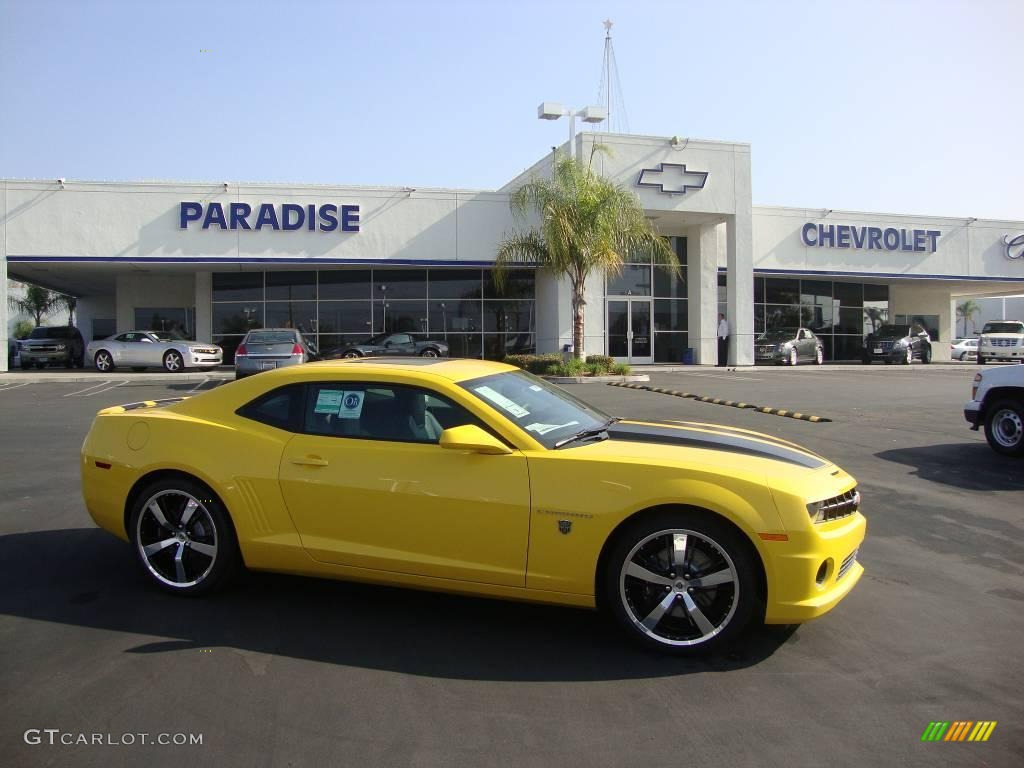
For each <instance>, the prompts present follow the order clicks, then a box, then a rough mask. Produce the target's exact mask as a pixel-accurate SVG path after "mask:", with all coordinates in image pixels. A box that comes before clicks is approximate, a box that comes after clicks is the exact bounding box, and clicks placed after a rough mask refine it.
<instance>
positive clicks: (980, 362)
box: [978, 355, 985, 365]
mask: <svg viewBox="0 0 1024 768" xmlns="http://www.w3.org/2000/svg"><path fill="white" fill-rule="evenodd" d="M984 364H985V358H984V357H982V356H981V355H978V365H984Z"/></svg>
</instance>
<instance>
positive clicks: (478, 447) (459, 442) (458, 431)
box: [440, 424, 512, 456]
mask: <svg viewBox="0 0 1024 768" xmlns="http://www.w3.org/2000/svg"><path fill="white" fill-rule="evenodd" d="M440 445H441V447H442V448H451V449H453V450H456V451H469V452H471V453H484V454H490V455H495V456H498V455H505V454H509V453H512V449H511V448H509V447H508V446H507V445H505V444H504V443H503V442H501V441H500V440H499V439H498V438H496V437H494V435H491V434H488V433H487V432H484V430H482V429H480V427H478V426H477V425H476V424H463V425H462V426H461V427H451V428H449V429H446V430H445V431H444V432H442V433H441V440H440Z"/></svg>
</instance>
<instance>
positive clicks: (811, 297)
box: [800, 280, 832, 306]
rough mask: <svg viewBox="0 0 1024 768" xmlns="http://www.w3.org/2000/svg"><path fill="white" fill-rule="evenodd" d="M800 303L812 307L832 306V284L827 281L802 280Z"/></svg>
mask: <svg viewBox="0 0 1024 768" xmlns="http://www.w3.org/2000/svg"><path fill="white" fill-rule="evenodd" d="M800 303H801V304H807V305H810V306H818V305H822V304H829V305H831V304H832V283H831V282H829V281H827V280H801V281H800Z"/></svg>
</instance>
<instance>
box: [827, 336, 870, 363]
mask: <svg viewBox="0 0 1024 768" xmlns="http://www.w3.org/2000/svg"><path fill="white" fill-rule="evenodd" d="M832 339H833V342H832V359H833V360H857V359H858V358H860V356H861V353H862V352H863V351H864V339H863V338H862V337H860V336H840V335H838V334H837V335H835V336H833V337H832Z"/></svg>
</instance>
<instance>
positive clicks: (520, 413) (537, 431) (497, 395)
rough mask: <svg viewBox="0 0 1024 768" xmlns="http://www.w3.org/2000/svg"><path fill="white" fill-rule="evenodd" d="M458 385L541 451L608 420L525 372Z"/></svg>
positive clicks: (503, 374) (509, 372)
mask: <svg viewBox="0 0 1024 768" xmlns="http://www.w3.org/2000/svg"><path fill="white" fill-rule="evenodd" d="M460 386H461V387H462V388H463V389H466V390H468V391H469V392H470V394H472V395H474V396H475V397H477V398H479V399H480V400H482V401H483V402H484V403H486V404H487V405H488V406H490V407H491V408H493V409H494V410H495V411H497V412H498V413H500V414H501V415H502V416H504V417H505V418H506V419H508V420H509V421H511V422H513V423H514V424H515V425H516V426H517V427H519V428H520V429H522V430H524V431H525V432H528V433H529V434H530V436H531V437H533V438H534V439H535V440H536V441H537V442H539V443H541V444H542V445H543V446H544V447H545V448H553V447H554V445H555V443H557V442H558V441H559V440H561V439H563V438H565V437H569V436H570V435H573V434H575V433H577V432H579V431H580V430H581V429H590V428H592V427H597V426H600V425H601V424H604V423H605V422H606V421H608V416H607V415H606V414H604V413H602V412H601V411H599V410H597V409H596V408H592V407H591V406H589V405H587V404H586V403H584V402H583V401H582V400H577V399H576V398H575V397H573V396H572V395H570V394H569V393H568V392H566V391H565V390H564V389H561V388H559V387H556V386H554V385H552V384H549V383H548V382H546V381H544V379H540V378H537V377H536V376H534V375H533V374H530V373H527V372H526V371H508V372H506V373H496V374H493V375H491V376H484V377H482V378H479V379H472V380H471V381H464V382H462V383H461V384H460Z"/></svg>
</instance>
